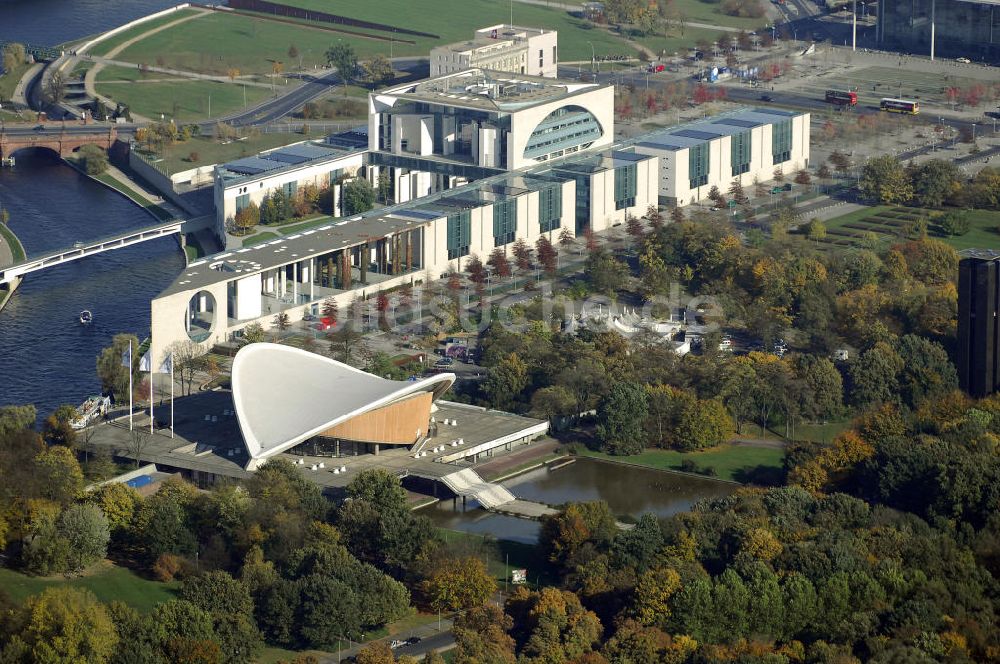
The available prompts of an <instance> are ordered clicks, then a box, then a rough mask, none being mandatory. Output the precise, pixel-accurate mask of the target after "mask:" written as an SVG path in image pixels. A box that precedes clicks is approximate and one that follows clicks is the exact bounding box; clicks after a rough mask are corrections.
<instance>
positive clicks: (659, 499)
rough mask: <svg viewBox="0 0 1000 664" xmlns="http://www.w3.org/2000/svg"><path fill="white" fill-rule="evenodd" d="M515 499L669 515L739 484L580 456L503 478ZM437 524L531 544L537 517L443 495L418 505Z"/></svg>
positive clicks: (624, 513)
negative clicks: (602, 505)
mask: <svg viewBox="0 0 1000 664" xmlns="http://www.w3.org/2000/svg"><path fill="white" fill-rule="evenodd" d="M503 484H504V486H506V487H507V488H508V489H510V490H511V492H512V493H513V494H514V495H515V496H517V497H518V498H523V499H525V500H533V501H536V502H541V503H547V504H549V505H559V504H561V503H566V502H581V501H591V500H604V501H606V502H607V503H608V506H609V507H610V508H611V511H612V512H613V513H614V514H615V515H616V516H618V517H619V518H621V517H631V518H638V517H640V516H642V515H643V514H645V513H647V512H652V513H653V514H656V515H657V516H659V517H668V516H671V515H673V514H678V513H680V512H686V511H688V510H690V509H691V506H692V505H694V504H695V503H696V502H698V501H699V500H704V499H707V498H720V497H722V496H728V495H729V494H731V493H732V492H733V491H735V490H736V489H738V488H739V487H738V485H735V484H729V483H726V482H719V481H716V480H710V479H702V478H700V477H692V476H690V475H680V474H677V473H667V472H662V471H658V470H648V469H645V468H636V467H632V466H624V465H620V464H614V463H607V462H603V461H595V460H593V459H579V460H577V461H576V462H574V463H571V464H569V465H566V466H563V467H562V468H558V469H557V470H549V469H548V468H539V469H537V470H532V471H530V472H527V473H524V474H523V475H519V476H517V477H515V478H513V479H511V480H509V481H507V482H504V483H503ZM420 514H423V515H426V516H428V517H430V518H431V520H432V521H433V522H434V523H435V525H437V526H440V527H442V528H448V529H451V530H461V531H464V532H470V533H477V534H489V535H493V536H495V537H502V538H503V539H506V540H513V541H516V542H524V543H528V544H531V543H534V542H536V541H537V540H538V531H539V529H540V526H539V523H538V522H537V521H530V520H528V519H519V518H517V517H512V516H505V515H502V514H493V513H491V512H487V511H485V510H483V509H480V508H479V507H478V506H477V507H473V506H472V505H470V506H469V507H468V508H467V509H464V510H463V509H462V501H461V500H458V501H455V502H453V501H450V500H443V501H441V502H439V503H436V504H434V505H431V506H429V507H426V508H424V509H422V510H420Z"/></svg>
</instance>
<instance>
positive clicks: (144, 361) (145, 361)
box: [139, 350, 153, 373]
mask: <svg viewBox="0 0 1000 664" xmlns="http://www.w3.org/2000/svg"><path fill="white" fill-rule="evenodd" d="M139 371H148V372H150V373H152V372H153V369H152V361H151V359H150V357H149V351H148V350H147V351H146V353H145V354H144V355H143V356H142V357H141V358H139Z"/></svg>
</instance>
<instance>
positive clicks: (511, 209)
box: [493, 198, 517, 247]
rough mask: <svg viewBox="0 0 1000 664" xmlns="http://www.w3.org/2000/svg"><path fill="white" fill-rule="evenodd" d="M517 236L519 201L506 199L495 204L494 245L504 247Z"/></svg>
mask: <svg viewBox="0 0 1000 664" xmlns="http://www.w3.org/2000/svg"><path fill="white" fill-rule="evenodd" d="M516 235H517V199H516V198H505V199H503V200H499V201H496V202H495V203H493V244H494V246H497V247H502V246H503V245H505V244H510V243H511V242H513V241H514V238H515V236H516Z"/></svg>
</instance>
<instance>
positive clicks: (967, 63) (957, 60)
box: [955, 58, 972, 65]
mask: <svg viewBox="0 0 1000 664" xmlns="http://www.w3.org/2000/svg"><path fill="white" fill-rule="evenodd" d="M955 62H959V63H961V64H963V65H971V64H972V60H970V59H968V58H955Z"/></svg>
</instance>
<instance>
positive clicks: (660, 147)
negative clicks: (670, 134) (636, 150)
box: [636, 141, 683, 150]
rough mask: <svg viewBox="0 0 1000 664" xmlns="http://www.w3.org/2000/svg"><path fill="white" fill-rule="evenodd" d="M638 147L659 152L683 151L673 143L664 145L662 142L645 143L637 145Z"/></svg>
mask: <svg viewBox="0 0 1000 664" xmlns="http://www.w3.org/2000/svg"><path fill="white" fill-rule="evenodd" d="M636 145H637V146H638V147H641V148H655V149H657V150H681V149H683V148H681V146H679V145H673V144H671V143H663V142H661V141H643V142H642V143H636Z"/></svg>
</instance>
